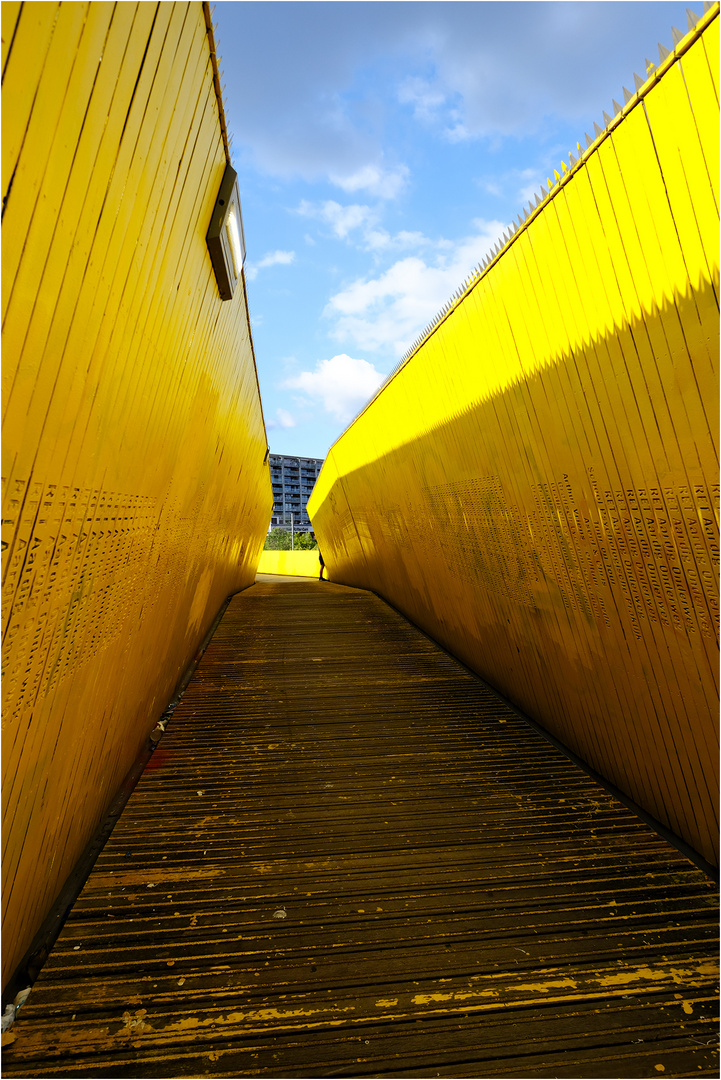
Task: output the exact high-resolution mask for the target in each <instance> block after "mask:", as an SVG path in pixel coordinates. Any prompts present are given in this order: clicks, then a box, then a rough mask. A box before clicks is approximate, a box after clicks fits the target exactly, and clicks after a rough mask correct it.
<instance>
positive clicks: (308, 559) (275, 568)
mask: <svg viewBox="0 0 721 1080" xmlns="http://www.w3.org/2000/svg"><path fill="white" fill-rule="evenodd" d="M258 573H259V574H287V575H288V576H290V577H311V578H317V577H319V576H320V563H319V562H318V552H317V551H261V553H260V562H259V563H258Z"/></svg>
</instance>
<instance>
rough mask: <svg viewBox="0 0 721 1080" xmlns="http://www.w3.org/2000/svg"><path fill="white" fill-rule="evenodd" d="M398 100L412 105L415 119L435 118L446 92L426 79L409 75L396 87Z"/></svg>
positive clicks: (427, 119)
mask: <svg viewBox="0 0 721 1080" xmlns="http://www.w3.org/2000/svg"><path fill="white" fill-rule="evenodd" d="M398 100H399V101H400V103H401V104H402V105H412V106H413V115H414V116H415V117H416V119H417V120H423V121H426V122H428V121H431V120H435V118H436V116H437V115H438V111H439V110H440V108H441V107H442V106H443V105H445V104H446V94H445V92H444V91H443V90H442V89H441V88H440V87H439V86H438V85H436V86H433V85H432V84H431V83H430V82H429V80H428V79H422V78H419V77H418V76H409V77H408V78H406V79H404V80H403V82H402V83H401V85H400V87H399V88H398Z"/></svg>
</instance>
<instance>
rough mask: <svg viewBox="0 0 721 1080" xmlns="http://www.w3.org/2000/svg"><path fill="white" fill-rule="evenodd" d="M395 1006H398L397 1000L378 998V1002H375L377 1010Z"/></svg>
mask: <svg viewBox="0 0 721 1080" xmlns="http://www.w3.org/2000/svg"><path fill="white" fill-rule="evenodd" d="M397 1004H398V998H380V1000H379V1001H376V1008H378V1009H389V1008H390V1007H391V1005H397Z"/></svg>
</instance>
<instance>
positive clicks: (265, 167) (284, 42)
mask: <svg viewBox="0 0 721 1080" xmlns="http://www.w3.org/2000/svg"><path fill="white" fill-rule="evenodd" d="M683 6H685V5H683ZM683 6H682V5H681V4H670V3H668V2H665V3H653V2H645V3H634V2H626V3H608V2H603V3H600V2H592V0H590V2H583V3H579V2H571V3H567V2H564V3H553V2H547V3H513V4H511V3H452V4H451V3H446V4H441V3H433V2H431V3H413V4H408V3H404V4H390V3H387V4H384V3H374V4H357V3H356V4H352V3H344V4H329V3H324V4H320V3H315V4H309V3H304V4H299V3H298V4H284V5H283V8H282V18H279V17H278V15H279V9H278V5H277V4H269V3H263V4H234V3H222V4H218V5H217V7H216V14H215V18H216V21H217V22H218V24H219V26H218V36H217V38H216V40H217V41H218V43H219V46H220V48H221V51H222V52H224V53H225V54H226V55H231V56H232V55H233V54H234V53H237V54H238V55H240V54H241V53H242V56H243V62H242V63H237V64H231V65H229V66H227V67H226V80H227V90H226V94H225V97H226V99H227V100H226V113H227V116H228V117H229V122H230V123H231V127H232V126H233V118H234V117H236V118H237V120H236V123H237V125H238V126H237V127H236V129H235V132H234V135H235V141H236V143H237V144H240V145H242V147H243V151H244V153H246V152H247V153H248V154H249V156H250V159H251V160H252V161H253V162H254V163H255V165H256V166H257V167H258V168H260V169H261V170H262V171H264V172H266V173H270V174H272V175H275V176H282V177H285V178H286V179H291V178H296V177H302V178H303V179H305V180H318V179H321V178H323V179H327V178H329V177H331V178H335V179H334V182H336V183H338V184H340V186H341V187H342V188H343V190H345V191H361V190H362V191H367V192H372V193H373V194H374V195H378V196H380V197H390V195H391V193H392V192H393V191H394V189H395V188H396V187H397V186H398V185H399V184H402V182H403V180H404V174H403V170H402V169H400V170H399V169H394V168H393V167H391V168H386V166H385V162H386V160H387V159H386V157H384V154H395V152H396V151H397V146H393V147H392V148H390V147H388V145H387V143H386V138H387V136H388V133H389V132H395V131H398V127H397V125H396V124H395V123H392V124H389V123H388V118H389V116H391V115H392V113H393V112H394V111H395V109H396V106H397V105H399V104H400V106H401V108H402V109H404V110H405V112H406V114H408V113H410V114H411V116H412V118H413V122H414V123H421V124H423V125H424V126H429V127H433V128H435V129H436V130H437V133H438V134H442V135H445V137H446V138H447V139H449V140H455V141H459V140H465V139H470V138H477V137H483V136H493V135H495V134H500V135H501V136H507V135H518V134H523V133H526V134H528V133H529V132H536V131H538V130H539V127H541V126H542V125H543V122H544V117H549V116H555V117H557V118H559V119H561V120H563V121H571V120H572V121H573V122H574V123H575V122H578V124H579V132H578V134H579V135H582V132H583V127H582V126H581V125H583V124H588V123H592V122H593V119H594V118H599V119H600V116H599V114H600V111H601V109H602V108H604V107H605V108H606V109H609V107H610V105H611V101H610V99H611V97H612V96H613V95H615V96H617V97H618V96H619V93H620V92H621V85H622V83H626V85H628V81H629V80H630V79H632V73H633V71H634V70H637V71H638V70H641V68H640V65H643V58H644V56H645V55H648V54H649V51H650V49H651V48H652V47H653V46H654V45H655V42H656V41H659V40H660V41H664V42H665V43H666V44H667V45H668V44H670V41H669V38H670V26H671V23H672V22H673V21H675V20H676V19H683ZM695 6H696V8H699V7H700V5H698V4H697V5H695ZM679 25H680V26H683V25H684V24H683V23H682V22H679ZM391 160H392V161H395V157H392V158H391ZM369 163H370V164H369Z"/></svg>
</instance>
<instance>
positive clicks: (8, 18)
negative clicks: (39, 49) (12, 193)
mask: <svg viewBox="0 0 721 1080" xmlns="http://www.w3.org/2000/svg"><path fill="white" fill-rule="evenodd" d="M22 6H23V5H22V0H8V2H7V3H4V4H3V5H2V71H3V80H4V78H5V66H6V64H7V60H8V56H9V54H10V49H11V46H12V42H13V37H14V36H15V31H16V30H17V26H18V21H19V18H20V11H21V9H22ZM4 194H5V190H4V185H3V195H4Z"/></svg>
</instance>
